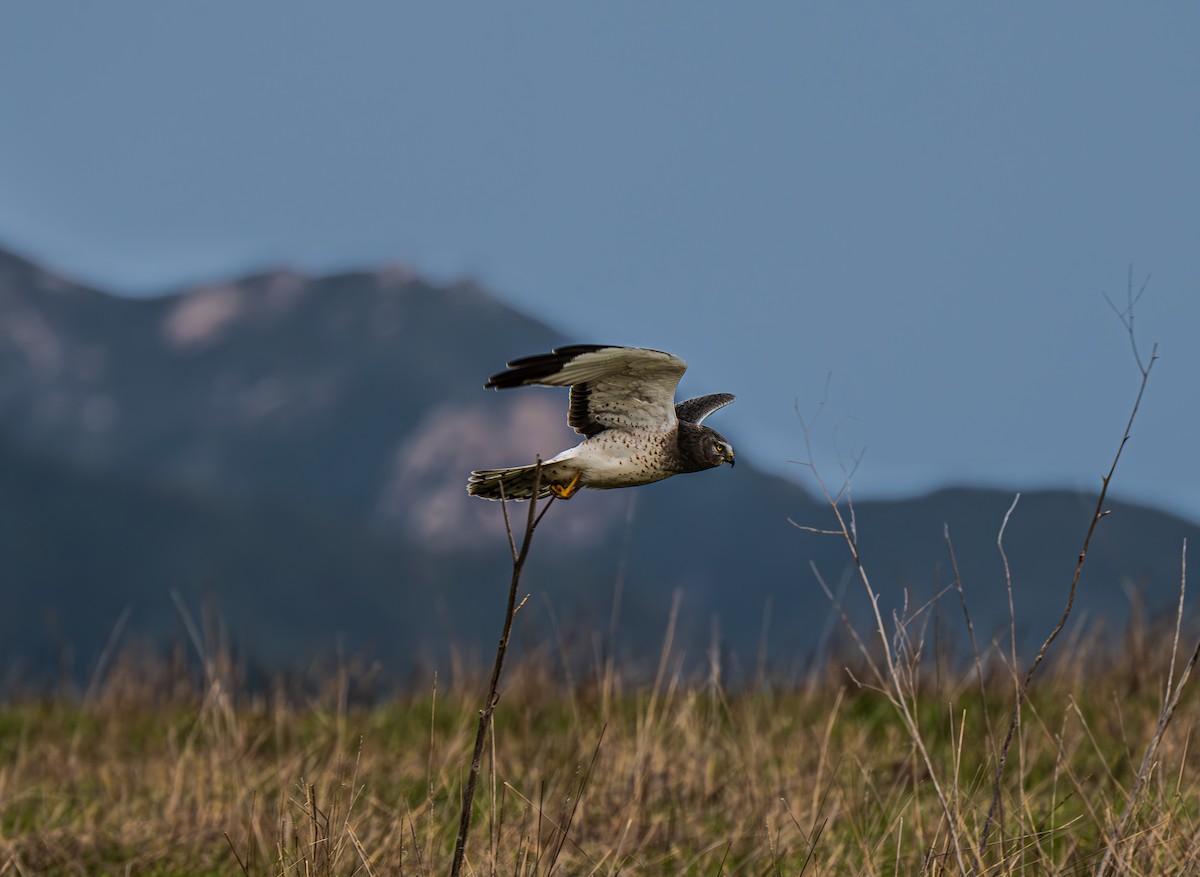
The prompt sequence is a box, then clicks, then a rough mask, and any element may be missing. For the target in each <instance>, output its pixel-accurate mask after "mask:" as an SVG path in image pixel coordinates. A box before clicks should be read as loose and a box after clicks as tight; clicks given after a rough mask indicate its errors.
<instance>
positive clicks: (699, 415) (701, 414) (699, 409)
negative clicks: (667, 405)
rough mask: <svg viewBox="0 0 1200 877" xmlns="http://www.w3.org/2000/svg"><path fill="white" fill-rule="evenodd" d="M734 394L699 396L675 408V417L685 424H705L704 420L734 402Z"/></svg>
mask: <svg viewBox="0 0 1200 877" xmlns="http://www.w3.org/2000/svg"><path fill="white" fill-rule="evenodd" d="M734 398H735V397H734V395H733V394H732V393H713V394H711V395H709V396H697V397H696V398H695V399H688V400H686V401H684V402H680V403H679V404H678V405H676V406H675V416H676V417H677V418H678V419H680V420H682V421H684V422H685V423H703V422H704V418H706V417H708V415H710V414H712V413H713V412H714V411H717V410H719V409H721V408H724V407H725V406H726V405H728V404H729V403H730V402H732V401H733V400H734Z"/></svg>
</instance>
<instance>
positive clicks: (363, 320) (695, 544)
mask: <svg viewBox="0 0 1200 877" xmlns="http://www.w3.org/2000/svg"><path fill="white" fill-rule="evenodd" d="M564 340H567V339H564V338H563V336H562V335H561V334H559V333H557V332H555V331H554V330H553V329H551V328H550V327H547V326H545V325H543V324H542V323H539V322H538V321H536V320H535V319H532V318H530V317H528V316H525V315H523V314H520V313H518V312H516V311H514V310H512V309H510V308H508V307H507V306H505V305H504V304H503V303H501V302H500V301H499V300H497V299H495V298H494V297H492V296H490V295H488V294H487V293H486V292H484V291H483V290H481V289H479V288H477V287H475V286H473V285H471V284H455V285H450V286H435V285H432V284H429V283H426V282H424V281H422V280H421V279H420V278H418V277H415V276H414V275H412V274H410V273H408V272H405V271H401V270H398V269H397V270H391V271H384V272H379V273H348V274H341V275H337V276H332V277H321V278H309V277H304V276H300V275H297V274H295V273H291V272H282V271H281V272H273V273H267V274H261V275H257V276H254V277H250V278H246V279H244V280H239V281H236V282H230V283H228V284H222V285H216V286H206V287H203V288H198V289H193V290H186V291H182V292H177V293H173V294H170V295H164V296H162V297H159V298H154V299H142V300H131V299H123V298H119V297H115V296H112V295H109V294H106V293H104V292H103V291H100V290H95V289H90V288H87V287H84V286H80V285H77V284H74V283H72V282H70V281H67V280H64V279H63V278H60V277H57V276H56V275H54V274H52V273H50V272H48V271H46V270H44V269H42V268H40V267H38V266H35V265H33V264H31V263H29V262H27V261H25V260H22V259H20V258H19V257H17V256H14V255H11V254H6V253H2V252H0V525H2V526H0V570H2V574H3V577H4V583H5V584H4V587H3V589H2V590H0V638H2V643H3V645H0V654H2V655H3V657H4V658H5V660H6V664H7V666H8V667H9V668H10V670H9V673H10V674H11V673H13V672H17V671H16V670H13V669H12V668H20V672H21V673H26V672H33V673H38V672H44V671H46V670H48V669H49V668H52V667H55V666H57V664H58V663H59V662H61V661H62V660H63V656H64V655H68V654H69V655H70V656H71V657H70V660H69V663H70V666H71V667H72V668H73V669H74V670H75V671H76V672H86V670H87V668H88V666H90V663H91V662H92V661H94V659H95V656H96V654H97V653H98V651H99V649H100V648H101V646H102V645H103V643H104V642H105V640H106V639H107V637H108V636H109V634H110V632H111V630H112V628H113V624H114V623H115V620H116V619H117V618H118V617H120V616H121V614H122V612H123V611H125V610H126V608H127V607H128V609H129V612H130V620H129V624H128V627H127V632H126V634H125V636H126V637H128V638H142V639H145V640H148V641H150V642H152V643H161V642H164V641H167V640H169V639H171V638H173V637H177V636H179V631H180V628H181V624H180V620H179V616H178V612H177V611H176V609H175V606H174V603H173V601H172V598H171V592H172V591H177V592H178V593H179V594H180V596H181V597H182V599H183V600H184V602H185V603H186V604H187V605H188V606H190V607H192V608H193V610H194V611H198V610H199V607H200V606H201V605H202V604H204V603H205V602H206V601H208V602H209V603H210V604H211V605H212V606H213V607H214V610H215V612H216V614H217V615H218V616H219V617H220V619H221V620H222V622H223V624H224V625H225V626H226V628H227V629H228V631H229V632H230V634H231V635H232V637H233V640H234V642H235V643H236V644H237V647H238V649H239V650H240V652H241V653H242V654H243V655H245V656H247V658H248V659H249V660H252V661H253V662H255V663H261V664H262V665H264V666H267V667H271V666H279V665H281V664H294V663H297V662H303V661H306V660H310V659H311V658H312V657H313V656H314V655H316V654H326V655H328V654H331V653H333V652H334V651H335V650H336V649H339V648H340V649H343V650H345V651H347V652H350V653H355V652H358V651H363V652H365V653H366V654H369V655H371V656H373V657H377V658H379V659H381V660H382V661H383V662H384V665H385V667H386V668H387V670H388V671H389V672H391V673H392V674H394V675H396V676H398V677H402V676H403V675H405V674H406V673H409V672H411V670H412V668H413V667H414V666H415V665H416V662H421V661H433V662H438V661H443V660H444V658H445V655H446V654H447V652H448V649H449V648H450V647H452V646H457V647H462V648H464V649H466V651H467V653H468V654H470V653H473V652H479V651H482V650H483V649H486V648H488V647H489V645H490V644H491V642H492V641H493V639H494V636H495V631H494V629H493V628H494V627H495V625H496V623H497V618H496V616H497V613H498V612H499V610H500V608H501V601H502V594H503V589H504V587H505V583H506V576H507V573H506V556H507V546H506V544H505V541H504V537H503V530H502V522H501V517H500V509H499V507H498V506H496V505H494V504H490V503H484V502H481V501H478V500H473V499H471V498H469V497H467V496H466V494H465V492H464V490H463V483H464V479H465V476H466V473H467V471H468V470H469V469H471V468H474V467H480V466H492V465H511V464H513V463H518V462H522V461H524V460H528V459H532V456H533V454H534V453H542V454H552V453H555V452H557V451H558V450H561V449H562V448H563V447H566V446H567V443H568V442H570V441H571V433H570V432H569V430H567V428H566V426H565V424H564V423H563V419H564V418H563V415H564V412H565V406H566V400H565V394H563V393H560V392H555V391H537V390H534V391H528V392H522V393H508V394H495V393H485V392H484V391H483V390H482V389H481V385H482V382H483V380H484V379H485V378H486V376H487V375H488V374H491V373H492V372H494V371H495V370H496V369H497V368H498V367H499V366H500V365H502V364H503V363H504V362H505V361H506V360H508V359H511V358H513V357H515V356H519V355H523V354H528V353H533V352H538V351H542V350H545V349H548V348H550V347H551V346H553V345H554V344H556V343H561V342H562V341H564ZM570 340H577V341H596V340H601V341H603V340H612V341H616V342H619V341H620V340H621V339H570ZM680 352H681V353H683V354H684V355H685V356H687V355H688V354H689V351H680ZM690 377H691V376H690V375H689V378H690ZM714 389H729V390H731V391H733V392H736V391H737V388H736V387H729V388H726V387H721V388H713V387H689V386H687V378H685V386H684V388H683V391H684V392H687V391H688V390H693V391H695V392H697V393H699V392H708V391H711V390H714ZM737 410H738V409H737V405H734V406H732V407H731V408H728V409H726V410H724V411H722V412H721V413H720V414H719V415H717V418H719V420H720V423H719V424H717V421H716V419H714V421H713V422H714V424H715V425H718V428H719V429H721V431H722V432H723V433H724V434H725V435H727V436H728V437H729V438H730V440H731V441H732V442H733V443H734V444H735V446H736V445H737V443H738V418H737ZM739 462H740V463H741V465H739V466H738V467H737V468H736V469H733V470H730V469H721V470H718V471H714V472H709V473H703V474H701V475H698V476H692V477H688V478H676V479H671V480H669V481H666V482H663V483H660V484H656V485H651V486H649V487H646V488H641V489H639V490H637V491H618V492H614V493H589V492H585V493H583V494H581V495H580V496H579V497H577V498H576V499H574V500H572V501H571V502H570V503H569V504H567V503H560V504H557V505H556V507H555V508H553V509H552V510H551V513H550V516H549V517H548V519H547V523H546V526H545V527H544V529H543V531H541V532H540V533H539V542H540V544H539V546H538V549H537V552H536V555H535V557H534V558H533V560H532V562H531V565H530V568H529V570H528V574H527V578H526V588H527V589H528V590H529V591H530V592H531V593H532V594H533V595H534V597H535V599H533V600H531V602H530V604H529V607H528V609H527V611H526V612H525V613H524V617H523V619H522V624H523V627H522V631H521V636H523V637H524V638H525V641H526V642H527V643H540V642H548V641H552V640H554V639H555V637H566V638H567V639H569V640H570V641H573V642H576V643H578V644H579V651H580V652H581V653H582V654H590V653H591V645H590V643H591V642H592V637H593V635H598V634H602V633H603V632H604V631H606V630H607V629H608V627H609V617H610V613H611V606H612V600H613V596H614V583H615V582H617V581H618V580H619V581H621V582H622V585H621V590H620V610H621V611H620V619H619V624H618V627H617V631H618V633H617V641H616V643H615V644H614V647H615V648H616V650H617V651H618V653H620V654H622V655H625V656H628V657H630V658H634V659H643V658H646V657H647V656H650V655H653V654H654V653H655V652H656V649H657V646H658V644H659V642H660V641H661V637H662V632H663V630H664V628H665V626H666V621H667V616H668V613H669V609H670V605H671V602H672V599H673V597H672V595H673V594H674V592H675V591H676V590H679V591H680V592H681V595H682V597H681V599H682V603H681V613H680V641H681V642H682V643H683V644H684V645H685V647H687V648H689V649H690V650H691V653H692V654H693V655H696V656H698V655H699V653H700V652H701V651H702V650H703V649H704V648H705V647H706V646H707V644H708V642H709V640H710V638H711V631H712V629H713V619H714V618H716V619H718V630H719V635H720V637H721V640H722V643H723V645H724V647H725V648H726V650H727V652H728V653H729V654H730V655H732V656H733V657H734V658H735V660H737V661H740V662H742V664H743V665H745V663H746V662H748V661H753V660H754V655H755V654H756V653H757V652H758V650H759V647H760V642H761V640H762V631H763V627H764V624H763V622H764V617H767V618H768V619H769V625H768V628H767V636H766V642H767V645H768V648H769V650H770V652H771V655H772V658H773V660H774V661H775V662H777V663H778V664H779V665H780V666H782V667H785V668H786V667H790V666H794V665H795V663H796V662H797V661H799V660H803V659H804V658H805V657H806V656H807V655H808V654H810V653H811V652H812V650H813V649H815V648H817V647H818V645H819V643H820V642H821V637H822V636H823V631H824V630H825V629H826V628H827V624H826V620H827V619H828V617H829V615H830V610H829V604H828V601H827V600H826V598H825V597H824V595H823V594H822V593H821V591H820V589H819V588H818V587H817V585H816V582H815V580H814V578H813V575H812V573H811V572H810V570H809V564H810V561H811V562H813V563H815V564H816V565H817V567H818V568H819V569H820V570H821V571H822V573H823V575H824V576H825V577H826V578H827V580H829V581H830V582H831V583H836V582H837V580H838V579H839V577H840V576H841V574H842V571H843V569H844V568H845V561H846V552H845V547H844V545H842V544H841V543H840V542H839V540H837V539H835V538H832V537H828V536H819V535H814V534H811V533H804V532H801V531H800V530H797V529H796V528H794V527H792V526H791V525H790V524H789V523H788V519H789V518H792V519H794V520H797V521H799V522H802V523H807V524H814V525H818V526H825V525H828V522H829V511H828V509H824V508H823V507H822V506H821V505H820V504H818V503H816V502H815V501H814V500H813V499H812V497H811V496H810V495H809V494H808V493H807V492H806V491H805V490H804V489H803V488H801V487H800V486H798V485H797V484H794V483H792V482H789V481H787V480H784V479H781V478H778V477H775V476H771V475H768V474H766V473H764V472H762V471H761V470H759V469H757V468H756V467H755V466H754V465H753V461H748V460H744V459H739ZM1011 499H1012V496H1011V494H1010V493H1008V492H1004V491H991V490H975V489H970V488H965V487H964V488H959V489H955V490H946V491H941V492H938V493H935V494H932V495H929V496H925V497H919V498H914V499H909V500H903V501H893V502H863V503H859V504H858V505H857V507H856V517H857V524H858V529H859V533H860V536H861V544H862V548H863V552H864V556H865V558H866V561H867V563H868V564H869V565H870V567H871V569H872V572H873V576H874V581H875V584H876V585H877V586H878V587H879V588H880V590H881V591H882V592H883V594H884V602H885V604H886V607H891V606H899V605H900V604H901V603H902V601H903V600H904V593H905V591H904V589H908V594H909V601H910V603H911V604H917V603H920V602H923V601H924V600H925V599H927V598H928V597H929V596H930V595H932V594H933V593H934V592H935V591H936V590H937V589H938V588H940V587H944V586H945V585H947V584H948V583H949V582H950V581H951V575H950V572H949V564H948V561H947V552H946V547H945V543H944V539H943V525H944V524H946V523H948V524H949V525H950V527H951V531H952V534H953V536H954V539H955V546H956V551H957V556H958V560H959V564H960V568H961V572H962V575H963V579H964V586H965V589H966V592H967V595H968V598H969V599H970V601H971V603H972V609H973V612H974V613H975V619H976V624H977V626H979V627H980V628H981V629H983V630H985V631H987V630H995V629H999V628H1000V627H1001V626H1003V625H1006V624H1007V621H1006V619H1007V595H1006V591H1005V589H1004V579H1003V570H1002V567H1001V565H1000V558H999V554H998V552H997V551H996V547H995V536H996V532H997V530H998V529H999V526H1000V522H1001V520H1002V518H1003V515H1004V512H1005V510H1006V509H1007V507H1008V505H1009V503H1010V502H1011ZM1093 501H1094V500H1092V501H1089V500H1088V498H1087V497H1083V496H1079V495H1075V494H1069V493H1063V492H1038V491H1033V492H1027V493H1026V494H1025V495H1024V496H1023V498H1022V500H1021V504H1020V506H1019V508H1018V511H1017V513H1016V514H1015V515H1014V518H1013V520H1012V523H1011V524H1010V527H1009V531H1008V535H1007V538H1006V545H1007V547H1008V549H1009V558H1010V561H1011V563H1012V566H1013V570H1014V590H1015V593H1016V603H1017V609H1018V615H1019V618H1018V622H1019V625H1020V626H1021V628H1022V629H1024V630H1029V631H1031V632H1032V633H1036V632H1038V631H1041V630H1042V629H1043V628H1046V627H1048V626H1049V625H1050V624H1052V622H1053V620H1054V618H1055V617H1056V616H1057V612H1058V610H1059V608H1060V607H1061V602H1062V599H1063V596H1064V595H1065V590H1066V586H1067V584H1068V583H1069V578H1070V572H1071V569H1072V567H1073V564H1074V559H1075V556H1076V554H1077V552H1078V550H1079V544H1080V541H1081V539H1082V536H1083V533H1084V530H1085V529H1086V525H1087V520H1088V516H1089V514H1090V503H1091V502H1093ZM1112 506H1113V509H1114V514H1113V515H1111V516H1109V518H1107V519H1106V520H1105V521H1104V522H1103V523H1102V525H1101V530H1100V534H1099V536H1098V538H1097V541H1096V543H1095V545H1094V548H1093V553H1092V556H1091V558H1090V560H1089V566H1088V570H1087V574H1086V576H1085V581H1084V587H1083V589H1082V592H1081V595H1080V601H1079V607H1078V610H1077V611H1078V612H1079V613H1080V617H1083V616H1085V615H1086V616H1087V617H1089V618H1091V619H1109V620H1110V624H1111V626H1113V627H1116V628H1119V627H1120V626H1121V624H1122V623H1123V621H1122V619H1123V616H1124V614H1125V612H1126V611H1127V608H1126V607H1127V601H1126V597H1125V583H1133V584H1134V585H1135V586H1138V587H1144V591H1145V595H1146V600H1147V602H1148V603H1149V604H1150V605H1151V606H1157V605H1162V604H1165V603H1168V602H1170V601H1171V600H1172V599H1173V596H1174V594H1175V593H1176V589H1177V586H1178V562H1179V561H1178V556H1179V546H1180V543H1181V541H1182V539H1183V537H1184V536H1186V535H1188V534H1192V535H1194V534H1195V526H1194V525H1193V524H1191V523H1190V522H1187V521H1184V520H1181V519H1179V518H1176V517H1173V516H1171V515H1167V514H1164V513H1161V512H1158V511H1155V510H1153V509H1148V508H1143V507H1138V506H1133V505H1125V504H1122V503H1121V502H1120V501H1119V496H1118V497H1117V498H1115V499H1114V502H1113V503H1112ZM858 599H859V595H858V593H857V591H856V590H851V591H850V592H849V595H848V600H850V601H851V605H852V606H853V605H854V603H855V601H858ZM947 608H950V607H947ZM952 608H953V609H954V611H955V612H958V611H959V610H958V609H957V602H955V603H954V604H952ZM550 610H552V611H550Z"/></svg>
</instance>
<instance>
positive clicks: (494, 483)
mask: <svg viewBox="0 0 1200 877" xmlns="http://www.w3.org/2000/svg"><path fill="white" fill-rule="evenodd" d="M536 470H537V465H536V464H535V465H533V466H516V467H514V468H512V469H476V470H475V471H474V472H472V473H471V477H470V479H469V480H468V481H467V493H469V494H470V495H471V496H478V497H482V498H483V499H517V500H523V499H529V498H530V497H531V496H532V495H533V478H534V472H535V471H536ZM558 474H559V473H557V472H555V467H554V466H552V465H550V466H548V465H546V464H542V481H541V484H540V485H539V486H538V499H545V498H546V497H548V496H549V495H550V485H551V484H552V483H555V482H556V481H557V480H559V479H558ZM502 489H503V493H501V490H502Z"/></svg>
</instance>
